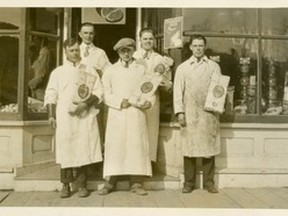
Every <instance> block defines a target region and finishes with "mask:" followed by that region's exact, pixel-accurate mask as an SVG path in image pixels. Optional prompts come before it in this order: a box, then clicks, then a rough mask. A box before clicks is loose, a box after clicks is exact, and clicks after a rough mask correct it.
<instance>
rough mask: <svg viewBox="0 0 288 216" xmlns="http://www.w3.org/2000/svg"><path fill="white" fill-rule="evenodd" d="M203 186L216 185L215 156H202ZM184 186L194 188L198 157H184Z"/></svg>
mask: <svg viewBox="0 0 288 216" xmlns="http://www.w3.org/2000/svg"><path fill="white" fill-rule="evenodd" d="M202 167H203V186H204V187H211V186H214V184H215V182H214V174H215V156H213V157H210V158H202ZM184 179H185V180H184V186H189V187H192V188H194V187H195V181H196V157H184Z"/></svg>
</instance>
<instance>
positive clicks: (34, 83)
mask: <svg viewBox="0 0 288 216" xmlns="http://www.w3.org/2000/svg"><path fill="white" fill-rule="evenodd" d="M29 42H30V46H29V59H28V74H27V76H28V111H29V112H46V109H45V107H44V106H43V101H44V95H45V90H46V86H47V83H48V80H49V76H50V73H51V72H52V70H53V69H55V67H56V62H57V40H56V41H55V40H53V39H51V38H48V37H43V36H39V35H33V36H32V37H31V38H30V41H29Z"/></svg>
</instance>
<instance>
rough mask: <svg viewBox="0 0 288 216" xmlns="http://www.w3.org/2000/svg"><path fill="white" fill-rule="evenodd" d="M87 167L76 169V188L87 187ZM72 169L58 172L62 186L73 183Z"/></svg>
mask: <svg viewBox="0 0 288 216" xmlns="http://www.w3.org/2000/svg"><path fill="white" fill-rule="evenodd" d="M87 167H88V166H87V165H86V166H82V167H79V168H76V171H77V174H76V184H77V186H78V187H86V186H87ZM73 180H74V178H73V168H64V169H61V170H60V181H61V183H63V184H69V183H71V182H73Z"/></svg>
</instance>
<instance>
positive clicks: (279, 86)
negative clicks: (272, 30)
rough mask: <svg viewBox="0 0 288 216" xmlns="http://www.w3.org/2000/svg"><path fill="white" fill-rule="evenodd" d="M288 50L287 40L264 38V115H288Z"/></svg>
mask: <svg viewBox="0 0 288 216" xmlns="http://www.w3.org/2000/svg"><path fill="white" fill-rule="evenodd" d="M287 50H288V41H287V40H268V39H267V40H262V83H261V84H262V97H261V111H262V114H263V115H288V62H287V60H288V52H287Z"/></svg>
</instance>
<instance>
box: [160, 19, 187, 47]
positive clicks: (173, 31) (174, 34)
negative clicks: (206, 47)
mask: <svg viewBox="0 0 288 216" xmlns="http://www.w3.org/2000/svg"><path fill="white" fill-rule="evenodd" d="M182 32H183V17H174V18H170V19H165V20H164V49H173V48H180V47H182V46H183V43H182V39H183V36H182Z"/></svg>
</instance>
